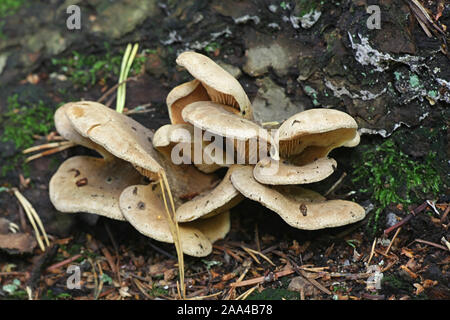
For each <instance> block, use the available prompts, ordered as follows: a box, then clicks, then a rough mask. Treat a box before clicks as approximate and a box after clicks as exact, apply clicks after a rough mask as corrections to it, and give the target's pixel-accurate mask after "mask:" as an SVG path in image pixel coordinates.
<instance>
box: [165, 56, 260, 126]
mask: <svg viewBox="0 0 450 320" xmlns="http://www.w3.org/2000/svg"><path fill="white" fill-rule="evenodd" d="M176 62H177V64H178V65H180V66H182V67H184V68H186V70H187V71H188V72H189V73H190V74H191V75H192V76H193V77H194V78H195V80H194V81H191V82H188V83H185V84H182V85H180V86H178V87H175V88H174V89H173V90H172V91H171V92H170V93H169V95H168V97H167V106H168V108H169V115H170V119H171V121H172V123H173V124H176V123H182V122H181V121H182V117H181V111H182V109H183V108H184V107H185V106H187V105H188V104H190V103H192V102H195V101H213V102H217V103H220V104H222V105H225V106H229V107H232V108H234V109H235V112H236V113H237V112H239V113H240V114H241V116H242V117H244V118H246V119H251V118H252V117H253V113H252V108H251V103H250V100H249V99H248V97H247V94H246V93H245V91H244V89H243V88H242V86H241V85H240V83H239V81H238V80H237V79H236V78H234V77H233V76H232V75H231V74H229V73H228V72H227V71H225V70H224V69H223V68H222V67H220V66H219V65H218V64H217V63H215V62H214V61H213V60H211V59H210V58H208V57H207V56H204V55H202V54H200V53H196V52H192V51H187V52H183V53H182V54H180V55H179V56H178V58H177V60H176Z"/></svg>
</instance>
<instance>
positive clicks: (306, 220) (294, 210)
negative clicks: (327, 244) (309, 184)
mask: <svg viewBox="0 0 450 320" xmlns="http://www.w3.org/2000/svg"><path fill="white" fill-rule="evenodd" d="M231 182H232V183H233V185H234V187H235V188H236V189H238V190H239V192H241V193H242V194H243V195H244V196H245V197H247V198H249V199H251V200H254V201H258V202H259V203H261V204H262V205H264V206H265V207H267V208H269V209H270V210H272V211H274V212H276V213H277V214H278V215H279V216H280V217H281V218H282V219H283V220H284V221H286V222H287V223H288V224H289V225H290V226H292V227H294V228H298V229H304V230H317V229H323V228H329V227H338V226H343V225H346V224H350V223H354V222H357V221H359V220H361V219H363V218H364V216H365V210H364V208H362V207H361V206H360V205H358V204H357V203H354V202H351V201H346V200H325V199H324V198H323V197H322V196H320V195H319V194H317V193H315V192H312V191H310V190H305V189H303V188H301V187H299V186H267V185H263V184H260V183H259V182H258V181H256V180H255V178H254V177H253V168H252V167H251V166H240V167H239V168H236V169H235V170H234V171H233V173H232V174H231Z"/></svg>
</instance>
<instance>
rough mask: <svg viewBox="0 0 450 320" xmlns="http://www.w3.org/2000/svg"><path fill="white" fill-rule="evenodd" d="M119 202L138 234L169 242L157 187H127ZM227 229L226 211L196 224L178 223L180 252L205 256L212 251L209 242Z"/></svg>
mask: <svg viewBox="0 0 450 320" xmlns="http://www.w3.org/2000/svg"><path fill="white" fill-rule="evenodd" d="M119 203H120V209H121V211H122V213H123V215H124V216H125V217H126V219H127V220H128V221H129V222H130V223H131V225H133V226H134V227H135V228H136V229H137V230H138V231H139V232H140V233H142V234H143V235H145V236H147V237H150V238H152V239H155V240H158V241H162V242H167V243H173V237H172V233H171V231H170V227H169V224H168V222H167V220H166V219H165V218H164V215H165V208H164V204H163V201H162V193H161V188H160V186H159V185H157V184H153V185H147V186H143V185H138V186H131V187H128V188H126V189H125V190H124V191H123V192H122V194H121V196H120V200H119ZM229 229H230V220H229V213H228V212H223V213H222V214H220V215H217V216H215V217H213V218H209V219H205V220H204V221H202V222H200V223H197V222H196V221H195V222H190V223H184V224H179V236H180V243H181V246H182V250H183V252H184V253H185V254H188V255H191V256H195V257H204V256H207V255H208V254H210V253H211V251H212V242H213V241H215V240H217V239H220V238H223V237H224V236H225V235H226V234H227V232H228V231H229Z"/></svg>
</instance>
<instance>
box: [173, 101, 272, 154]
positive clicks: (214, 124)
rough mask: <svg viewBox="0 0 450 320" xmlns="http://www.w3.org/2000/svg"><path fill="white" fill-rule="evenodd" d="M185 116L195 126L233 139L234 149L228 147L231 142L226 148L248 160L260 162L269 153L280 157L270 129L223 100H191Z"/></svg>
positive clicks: (185, 109)
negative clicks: (229, 106)
mask: <svg viewBox="0 0 450 320" xmlns="http://www.w3.org/2000/svg"><path fill="white" fill-rule="evenodd" d="M182 116H183V119H184V120H185V121H187V122H189V123H190V124H192V125H193V126H194V127H197V128H200V129H202V130H204V131H206V132H209V133H212V134H214V135H218V136H221V137H224V138H225V139H226V140H228V141H231V142H232V144H233V153H232V154H231V152H230V151H229V150H228V146H227V150H226V152H227V153H228V154H231V155H232V156H233V157H234V153H236V154H237V155H238V157H239V158H240V159H242V160H243V161H245V163H252V162H253V161H254V163H256V162H257V160H258V159H261V158H265V157H266V156H267V154H268V153H270V155H271V156H272V157H273V158H274V159H275V160H277V159H278V149H277V145H276V143H275V141H274V140H273V138H272V136H271V135H270V133H269V132H268V131H267V130H266V129H264V128H262V127H260V126H259V125H257V124H256V123H254V122H252V121H250V120H248V119H244V118H242V117H239V116H238V115H236V114H234V113H232V112H230V111H228V110H227V109H226V108H225V107H224V106H223V105H221V104H219V103H215V102H211V101H199V102H194V103H191V104H189V105H188V106H186V107H185V108H184V109H183V111H182ZM227 144H228V143H227ZM242 147H243V148H244V150H242ZM234 149H235V150H234Z"/></svg>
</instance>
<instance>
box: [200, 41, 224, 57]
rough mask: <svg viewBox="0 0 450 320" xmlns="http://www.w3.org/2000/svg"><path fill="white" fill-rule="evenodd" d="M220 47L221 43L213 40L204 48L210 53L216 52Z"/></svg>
mask: <svg viewBox="0 0 450 320" xmlns="http://www.w3.org/2000/svg"><path fill="white" fill-rule="evenodd" d="M220 48H221V46H220V44H219V43H217V42H215V41H213V42H210V43H208V45H207V46H206V47H205V49H204V50H205V52H206V53H208V54H210V53H214V51H216V50H217V49H219V50H220Z"/></svg>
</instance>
